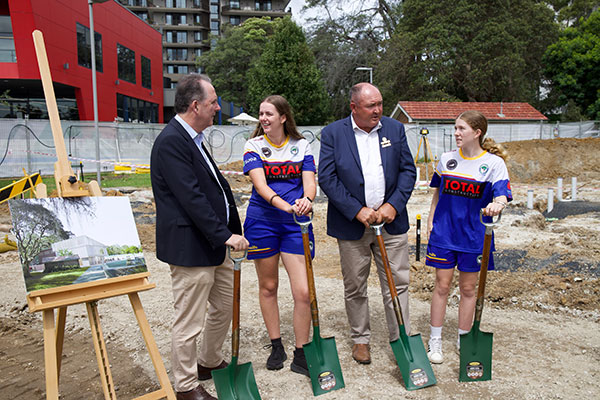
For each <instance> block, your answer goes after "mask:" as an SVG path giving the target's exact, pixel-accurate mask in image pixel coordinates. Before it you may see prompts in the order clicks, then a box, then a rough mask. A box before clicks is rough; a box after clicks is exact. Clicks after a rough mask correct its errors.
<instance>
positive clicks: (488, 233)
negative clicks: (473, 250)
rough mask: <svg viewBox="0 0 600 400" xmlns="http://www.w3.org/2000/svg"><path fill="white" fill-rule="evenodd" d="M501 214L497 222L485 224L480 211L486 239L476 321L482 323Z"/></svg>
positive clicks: (480, 273)
mask: <svg viewBox="0 0 600 400" xmlns="http://www.w3.org/2000/svg"><path fill="white" fill-rule="evenodd" d="M500 218H501V214H499V215H498V218H497V219H496V221H493V220H492V222H483V209H481V210H479V220H480V221H481V223H482V224H483V225H484V226H485V237H484V239H483V252H482V253H481V269H480V271H479V285H478V286H477V302H476V303H475V317H474V320H475V321H481V314H482V312H483V302H484V299H485V283H486V281H487V272H488V265H489V262H490V251H491V249H492V233H493V232H494V227H495V226H497V225H498V224H499V223H500Z"/></svg>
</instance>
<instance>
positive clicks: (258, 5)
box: [254, 0, 272, 11]
mask: <svg viewBox="0 0 600 400" xmlns="http://www.w3.org/2000/svg"><path fill="white" fill-rule="evenodd" d="M254 9H255V10H256V11H271V9H272V7H271V0H266V1H256V2H255V3H254Z"/></svg>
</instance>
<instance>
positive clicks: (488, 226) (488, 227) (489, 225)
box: [479, 208, 502, 235]
mask: <svg viewBox="0 0 600 400" xmlns="http://www.w3.org/2000/svg"><path fill="white" fill-rule="evenodd" d="M483 210H484V209H483V208H482V209H481V210H479V221H480V222H481V223H482V224H483V226H485V234H486V235H487V234H488V233H489V234H490V235H491V234H492V231H493V230H494V228H495V227H497V226H498V225H500V219H502V213H500V214H498V218H496V220H495V221H494V217H492V222H484V221H483Z"/></svg>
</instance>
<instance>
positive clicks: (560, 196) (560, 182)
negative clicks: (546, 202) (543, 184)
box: [556, 178, 563, 201]
mask: <svg viewBox="0 0 600 400" xmlns="http://www.w3.org/2000/svg"><path fill="white" fill-rule="evenodd" d="M556 186H557V188H556V200H558V201H563V178H558V179H557V180H556Z"/></svg>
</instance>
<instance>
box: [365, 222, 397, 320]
mask: <svg viewBox="0 0 600 400" xmlns="http://www.w3.org/2000/svg"><path fill="white" fill-rule="evenodd" d="M382 227H383V224H379V225H371V228H372V229H373V230H375V236H376V237H377V244H379V251H380V252H381V261H382V263H383V268H384V269H385V276H386V278H387V281H388V287H389V288H390V294H391V296H392V303H393V304H394V312H395V313H396V318H397V319H398V324H399V325H404V319H403V318H402V310H401V309H400V302H399V301H398V292H397V291H396V284H395V282H394V277H393V276H392V269H391V268H390V260H389V259H388V255H387V251H386V249H385V242H384V241H383V235H382V234H381V229H382Z"/></svg>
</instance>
